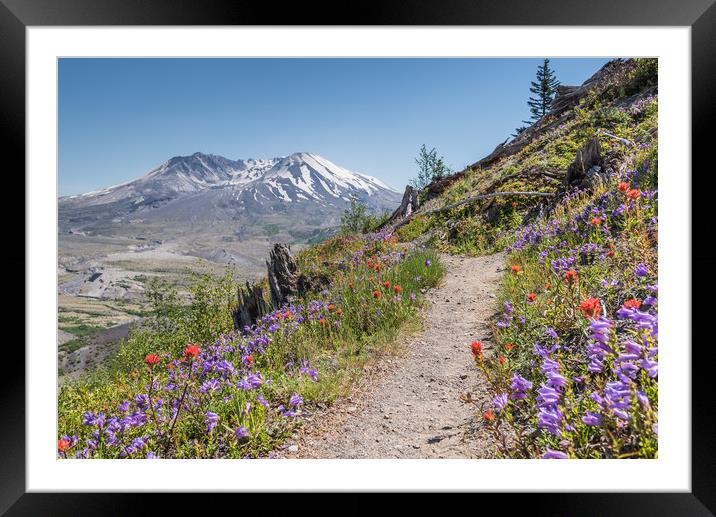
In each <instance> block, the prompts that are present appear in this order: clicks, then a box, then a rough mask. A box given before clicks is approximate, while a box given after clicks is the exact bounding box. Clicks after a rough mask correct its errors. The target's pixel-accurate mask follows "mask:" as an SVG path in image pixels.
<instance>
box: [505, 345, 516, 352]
mask: <svg viewBox="0 0 716 517" xmlns="http://www.w3.org/2000/svg"><path fill="white" fill-rule="evenodd" d="M514 347H515V345H513V344H512V343H505V350H507V351H508V352H510V351H511V350H512V349H513V348H514Z"/></svg>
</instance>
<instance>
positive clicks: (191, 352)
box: [184, 345, 199, 358]
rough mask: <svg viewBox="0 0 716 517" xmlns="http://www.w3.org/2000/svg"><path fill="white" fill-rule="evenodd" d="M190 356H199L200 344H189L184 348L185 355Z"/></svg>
mask: <svg viewBox="0 0 716 517" xmlns="http://www.w3.org/2000/svg"><path fill="white" fill-rule="evenodd" d="M190 356H191V357H194V358H196V357H199V347H198V346H196V345H188V346H187V347H186V348H185V349H184V357H186V358H188V357H190Z"/></svg>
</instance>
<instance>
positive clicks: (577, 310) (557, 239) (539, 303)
mask: <svg viewBox="0 0 716 517" xmlns="http://www.w3.org/2000/svg"><path fill="white" fill-rule="evenodd" d="M655 85H656V61H655V60H647V59H645V60H634V61H628V62H626V63H622V64H621V66H619V67H617V68H616V69H615V73H614V74H612V75H611V76H608V77H607V79H606V80H605V81H603V83H602V84H599V85H597V87H596V88H595V89H593V90H592V91H591V92H590V93H589V95H588V96H587V97H586V98H585V99H583V100H582V101H581V103H580V104H579V106H577V107H576V108H575V109H574V110H573V112H574V116H573V117H572V118H571V119H569V120H567V121H565V122H563V123H561V124H560V125H558V126H557V127H554V128H553V129H550V130H548V131H547V132H545V133H544V134H542V135H541V136H540V137H538V138H536V139H535V140H533V141H532V142H530V143H529V144H528V145H527V146H525V147H524V148H523V149H522V150H521V151H520V152H518V153H517V154H516V155H514V156H510V157H507V158H504V159H502V160H500V161H498V162H497V163H496V164H494V165H493V166H491V167H489V168H488V169H486V170H480V171H468V173H467V174H465V175H464V176H463V177H462V178H461V179H460V180H458V181H456V182H455V183H453V184H452V185H451V186H450V187H449V188H448V189H447V190H446V191H445V193H444V195H443V196H442V199H440V200H439V201H440V202H443V203H445V204H448V203H450V202H453V201H454V200H455V199H457V198H459V197H464V196H465V195H466V194H467V193H469V192H472V191H473V190H474V189H477V190H478V191H485V190H490V189H491V188H494V187H495V185H497V188H496V189H495V190H497V191H516V190H532V191H547V192H548V191H550V190H551V191H554V192H556V193H557V194H558V196H557V198H558V201H557V202H556V203H551V204H544V205H543V204H542V203H543V202H542V201H541V200H539V199H534V200H530V199H520V198H515V199H510V198H503V199H501V200H497V201H495V202H494V204H493V207H494V209H493V213H492V215H491V217H490V218H489V219H488V218H487V217H486V216H485V213H484V206H479V205H478V206H474V205H473V206H462V207H460V208H457V209H455V210H454V211H453V212H451V213H449V214H447V215H446V216H444V217H438V216H433V217H432V218H431V220H428V221H426V220H425V219H422V220H421V219H419V218H416V219H414V220H413V221H411V222H410V223H409V225H406V226H405V227H403V228H401V229H400V230H399V232H398V234H399V235H401V234H404V233H406V232H408V231H409V227H410V226H416V227H420V228H421V229H422V231H425V228H428V227H432V228H434V229H435V228H438V229H440V228H441V227H445V226H450V228H451V231H447V232H444V233H443V234H441V233H440V232H439V231H438V232H437V233H436V234H435V237H434V239H433V242H434V243H435V244H436V245H437V246H438V247H440V248H442V249H446V250H448V251H451V252H458V253H461V252H462V253H464V252H467V253H489V252H492V251H496V250H506V251H507V252H508V258H507V262H508V264H507V265H508V270H507V271H508V273H507V274H506V275H505V278H504V282H503V290H502V293H501V296H500V303H501V305H500V313H499V314H498V315H497V316H496V319H495V321H494V331H493V339H492V341H493V343H494V350H493V351H490V352H487V351H486V350H485V349H484V348H483V344H482V343H480V342H474V343H472V344H471V349H472V352H473V357H474V359H475V362H476V365H477V367H478V368H480V369H481V370H482V371H483V373H484V375H485V377H486V378H487V379H488V381H489V384H490V386H491V390H492V402H491V404H490V405H489V406H487V407H481V408H480V415H481V417H480V419H481V420H482V421H483V423H484V425H485V428H486V429H488V430H489V431H490V432H492V433H493V435H494V438H495V442H496V444H498V446H499V448H500V452H501V454H502V455H504V456H506V457H542V458H653V457H656V456H657V454H658V419H657V415H658V275H657V269H658V260H657V248H658V212H657V208H658V190H657V186H658V180H657V177H658V167H657V151H658V140H657V111H658V100H657V97H656V91H655ZM551 122H552V121H551V120H542V121H541V122H540V124H542V125H545V124H547V125H548V124H550V123H551ZM594 136H597V137H598V138H599V139H600V142H601V143H602V147H603V148H604V149H605V151H604V156H603V162H604V163H608V164H610V165H609V167H610V169H609V172H610V174H611V175H609V176H606V177H605V176H601V177H599V179H598V180H596V181H594V182H593V184H592V185H591V186H590V187H589V188H584V189H573V190H566V189H565V188H564V186H563V185H561V184H560V183H559V182H557V181H554V182H552V181H550V176H543V175H540V174H539V171H540V170H547V171H554V172H559V171H562V172H563V171H564V170H565V169H566V168H567V166H568V165H569V164H570V163H571V162H572V160H574V156H575V154H576V152H577V151H578V150H579V149H580V148H581V147H582V146H583V145H584V144H585V143H586V142H587V141H588V140H590V139H592V138H593V137H594ZM525 171H536V172H537V173H535V174H525ZM448 221H449V225H448Z"/></svg>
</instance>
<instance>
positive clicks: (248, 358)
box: [246, 355, 254, 364]
mask: <svg viewBox="0 0 716 517" xmlns="http://www.w3.org/2000/svg"><path fill="white" fill-rule="evenodd" d="M246 362H247V363H249V364H253V363H254V356H253V355H247V356H246Z"/></svg>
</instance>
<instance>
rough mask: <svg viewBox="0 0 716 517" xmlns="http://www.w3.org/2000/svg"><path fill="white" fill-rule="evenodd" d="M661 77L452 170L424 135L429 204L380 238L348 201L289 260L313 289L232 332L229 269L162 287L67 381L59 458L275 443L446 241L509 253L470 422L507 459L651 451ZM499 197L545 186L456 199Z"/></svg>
mask: <svg viewBox="0 0 716 517" xmlns="http://www.w3.org/2000/svg"><path fill="white" fill-rule="evenodd" d="M550 77H551V76H549V75H545V80H546V81H547V83H549V84H551V85H552V86H554V84H553V83H552V81H551V79H550ZM656 86H657V62H656V60H654V59H637V60H626V61H624V60H619V61H616V62H615V63H613V64H612V65H610V66H609V67H607V69H606V73H605V74H604V75H603V76H601V79H600V80H599V81H598V83H597V84H594V85H592V87H591V89H590V90H589V92H588V93H587V94H586V95H585V96H583V97H582V98H581V99H580V100H579V102H578V104H577V105H576V106H572V107H570V108H569V109H568V110H567V111H566V112H563V113H559V114H554V113H549V114H546V115H543V116H541V117H540V118H539V120H537V121H536V122H535V124H534V125H533V126H532V127H530V128H528V129H526V130H524V131H521V132H520V133H519V135H518V136H517V137H516V138H515V140H514V141H513V142H518V143H520V145H519V146H515V149H517V150H516V151H514V152H511V153H506V154H505V155H504V156H500V157H499V158H497V159H495V160H492V161H484V160H483V161H481V162H478V164H480V163H482V165H476V166H474V167H472V168H469V169H467V170H465V171H462V172H460V173H457V174H454V175H452V176H447V173H448V171H447V169H444V168H443V167H444V162H443V160H442V158H438V157H437V154H436V153H435V151H434V149H433V150H431V151H428V150H427V148H425V146H423V148H422V149H421V156H420V157H419V159H418V165H419V178H418V181H419V182H420V183H421V186H425V187H426V188H425V189H424V190H423V193H422V194H421V202H422V206H421V208H420V209H419V210H418V211H417V212H415V213H412V214H411V215H410V217H409V218H408V219H407V220H404V221H401V222H400V223H399V224H398V225H397V226H396V228H395V229H394V231H391V230H383V231H380V232H375V229H376V228H378V227H379V226H380V224H381V223H382V222H383V221H384V220H385V214H384V215H383V216H376V215H373V214H370V213H369V212H367V210H366V209H365V207H364V206H363V205H361V204H360V203H359V202H358V201H357V200H354V201H353V202H352V203H351V206H350V207H349V208H348V210H347V211H346V213H345V214H344V218H343V220H342V231H341V235H340V236H338V237H333V238H330V239H328V240H326V241H325V242H322V243H320V244H316V245H314V246H311V247H309V248H306V249H304V250H302V251H301V253H299V254H298V256H297V257H296V258H297V262H298V265H299V268H300V271H301V272H302V273H303V274H304V275H305V276H306V278H309V279H313V280H314V281H315V286H314V287H315V288H314V289H312V290H311V292H310V294H307V295H306V296H304V297H303V298H301V299H298V300H295V301H294V302H293V303H290V304H288V305H285V306H283V307H280V308H275V309H274V310H272V311H271V312H270V313H269V314H267V315H265V316H264V317H263V318H262V319H261V320H260V321H259V322H258V323H257V324H256V325H255V326H253V327H251V328H246V329H243V331H241V332H237V331H234V329H233V322H232V318H231V311H230V309H231V304H232V303H234V300H235V295H236V288H237V286H236V285H235V283H234V280H233V276H232V274H231V272H227V274H226V275H225V276H224V277H223V278H220V279H217V278H215V277H211V276H198V277H196V278H195V281H194V283H193V287H192V298H191V299H192V301H191V303H190V304H189V305H186V304H182V303H181V302H180V301H179V300H178V298H177V296H176V293H174V292H173V290H172V289H171V288H168V287H167V286H162V285H158V284H157V285H155V286H153V287H152V288H151V289H150V290H149V292H150V298H151V301H152V306H153V312H152V314H153V316H152V317H151V318H150V321H149V322H148V324H147V325H144V326H143V327H142V328H141V329H138V330H136V331H134V332H133V333H132V334H131V336H130V339H129V340H128V342H127V343H126V344H125V345H124V346H123V347H122V348H121V350H120V352H119V353H118V354H117V356H116V357H115V358H114V359H113V361H112V362H111V363H110V364H109V365H107V366H105V367H104V368H102V369H100V370H98V371H96V372H95V373H94V374H91V375H87V376H85V377H83V378H82V379H80V380H78V381H76V382H73V383H70V384H67V385H65V386H63V387H62V388H61V392H60V400H59V415H60V416H59V430H60V439H59V441H58V451H59V452H58V454H59V456H60V457H77V458H120V457H131V458H145V457H146V458H154V457H177V458H217V457H230V458H237V457H258V456H265V455H268V454H270V452H271V451H272V450H273V449H275V448H276V447H277V446H278V445H279V444H280V443H281V441H282V440H283V439H284V438H285V437H286V436H287V435H289V434H290V432H291V431H292V429H293V428H294V427H295V426H296V425H297V421H299V420H300V419H297V418H296V417H300V416H301V414H303V413H305V412H310V411H311V410H312V408H313V407H315V405H317V404H321V403H324V402H330V401H332V400H334V399H335V398H337V397H340V396H343V395H346V394H347V393H349V392H350V387H351V385H352V383H353V382H354V381H355V379H356V378H357V377H358V376H359V375H361V373H362V371H363V366H364V365H365V364H366V363H368V362H370V361H374V360H379V358H380V357H381V355H382V354H385V353H388V352H390V351H391V350H392V349H393V348H394V344H395V343H396V340H397V338H398V336H399V334H401V333H403V332H406V331H408V330H409V329H410V328H412V327H413V326H414V325H415V324H416V323H417V318H416V315H417V308H418V306H419V305H420V302H421V294H422V293H423V292H424V291H425V290H426V289H428V288H430V287H432V286H434V285H436V283H437V282H438V281H439V279H440V278H441V276H442V274H443V268H442V265H441V264H440V262H439V258H438V257H439V256H438V252H448V253H454V254H486V253H493V252H496V251H505V252H506V256H507V265H506V266H507V269H506V273H505V276H504V281H503V287H502V291H501V292H500V294H499V313H498V314H497V315H496V316H495V319H494V322H493V336H492V339H491V342H492V345H493V346H492V347H490V348H489V349H488V348H487V347H485V346H484V345H483V344H482V343H480V342H473V343H471V344H470V345H469V346H470V349H471V352H472V356H473V358H474V361H475V365H476V367H477V368H480V369H481V371H482V372H483V373H484V375H485V377H486V379H487V380H488V383H489V386H490V390H491V391H492V393H491V396H490V399H491V402H490V404H489V405H487V406H484V407H480V408H479V412H478V418H479V420H480V421H481V423H482V426H483V430H484V431H485V432H490V433H492V434H493V436H494V438H495V442H496V444H497V445H498V447H499V450H500V454H501V455H503V456H505V457H528V458H653V457H656V456H657V454H658V419H657V413H658V274H657V273H658V260H657V247H658V246H657V243H658V167H657V154H658V126H657V117H658V113H657V112H658V98H657V92H656ZM595 138H596V139H598V142H599V144H600V146H601V148H602V165H603V167H602V168H601V169H600V170H601V173H600V174H601V175H597V176H595V177H594V178H593V181H591V183H589V185H588V186H584V187H582V188H577V189H575V188H571V187H570V185H568V184H566V182H565V181H564V178H565V172H566V171H567V169H568V167H570V164H572V163H573V162H574V160H575V156H576V155H577V153H578V151H580V150H581V149H583V148H584V146H585V144H587V143H588V142H590V141H593V140H594V139H595ZM495 192H538V193H543V194H544V193H549V194H552V196H550V197H549V198H548V199H547V200H545V198H544V197H534V196H533V197H530V196H526V195H524V196H522V195H515V196H512V195H508V196H502V197H494V198H489V199H480V200H477V201H474V202H466V203H464V204H460V205H459V206H455V207H452V206H451V205H453V204H455V203H458V202H461V201H465V200H466V199H468V198H471V197H473V196H475V195H479V194H484V193H495ZM445 207H447V208H446V209H444V210H439V211H436V209H440V208H445ZM267 231H268V230H267ZM371 232H373V233H371ZM416 241H417V242H425V241H427V248H425V247H418V245H417V244H416ZM467 273H469V272H467Z"/></svg>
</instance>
